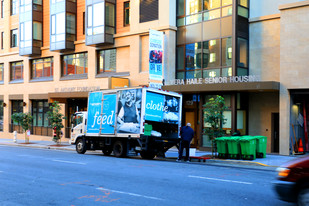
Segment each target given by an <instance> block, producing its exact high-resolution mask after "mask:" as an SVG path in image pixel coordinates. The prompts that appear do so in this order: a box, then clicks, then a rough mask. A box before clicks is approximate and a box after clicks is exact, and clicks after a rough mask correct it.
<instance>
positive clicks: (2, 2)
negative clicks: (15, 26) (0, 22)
mask: <svg viewBox="0 0 309 206" xmlns="http://www.w3.org/2000/svg"><path fill="white" fill-rule="evenodd" d="M0 6H1V8H0V9H1V18H3V17H4V0H1V5H0Z"/></svg>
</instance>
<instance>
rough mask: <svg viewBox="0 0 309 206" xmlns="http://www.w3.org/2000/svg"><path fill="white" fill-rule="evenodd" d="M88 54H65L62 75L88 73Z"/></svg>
mask: <svg viewBox="0 0 309 206" xmlns="http://www.w3.org/2000/svg"><path fill="white" fill-rule="evenodd" d="M87 73H88V55H87V53H80V54H71V55H65V56H63V71H62V76H67V75H76V74H87Z"/></svg>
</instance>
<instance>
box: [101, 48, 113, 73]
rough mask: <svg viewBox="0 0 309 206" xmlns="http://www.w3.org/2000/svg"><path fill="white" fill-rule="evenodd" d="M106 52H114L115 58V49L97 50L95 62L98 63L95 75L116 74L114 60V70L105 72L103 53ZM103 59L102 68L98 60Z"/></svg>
mask: <svg viewBox="0 0 309 206" xmlns="http://www.w3.org/2000/svg"><path fill="white" fill-rule="evenodd" d="M106 51H114V52H115V56H117V49H116V48H111V49H104V50H99V51H98V52H97V61H98V64H97V74H106V73H116V71H117V60H116V58H115V69H114V70H108V71H106V67H105V65H106V58H105V52H106ZM101 57H102V58H103V66H102V67H101V64H100V62H101V61H100V58H101Z"/></svg>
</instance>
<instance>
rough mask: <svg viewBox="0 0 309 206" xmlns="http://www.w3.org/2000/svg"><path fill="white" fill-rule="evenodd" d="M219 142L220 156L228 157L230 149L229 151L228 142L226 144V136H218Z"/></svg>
mask: <svg viewBox="0 0 309 206" xmlns="http://www.w3.org/2000/svg"><path fill="white" fill-rule="evenodd" d="M215 142H216V144H217V152H218V157H219V158H227V155H228V151H227V144H226V137H217V138H216V139H215Z"/></svg>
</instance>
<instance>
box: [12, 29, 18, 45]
mask: <svg viewBox="0 0 309 206" xmlns="http://www.w3.org/2000/svg"><path fill="white" fill-rule="evenodd" d="M17 42H18V31H17V29H13V30H11V48H14V47H17Z"/></svg>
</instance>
